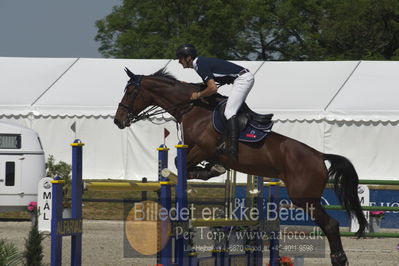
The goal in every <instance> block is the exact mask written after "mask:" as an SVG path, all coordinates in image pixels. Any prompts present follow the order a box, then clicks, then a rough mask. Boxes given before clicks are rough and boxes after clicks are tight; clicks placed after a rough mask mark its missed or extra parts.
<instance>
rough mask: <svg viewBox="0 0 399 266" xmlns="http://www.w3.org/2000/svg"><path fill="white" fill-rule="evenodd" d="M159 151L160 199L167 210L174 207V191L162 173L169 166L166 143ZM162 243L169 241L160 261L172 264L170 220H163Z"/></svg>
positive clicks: (161, 253)
mask: <svg viewBox="0 0 399 266" xmlns="http://www.w3.org/2000/svg"><path fill="white" fill-rule="evenodd" d="M157 151H158V180H159V182H160V184H161V189H160V200H161V202H160V203H161V206H162V207H163V208H165V209H167V210H170V209H171V207H172V201H171V200H172V199H171V198H172V193H171V186H170V184H169V182H168V178H166V177H164V176H163V175H162V174H161V171H162V170H163V169H165V168H168V151H169V148H167V147H166V146H165V145H161V146H159V148H157ZM160 235H161V243H164V241H167V243H166V245H165V247H164V248H163V249H162V250H160V252H159V253H158V258H157V260H158V263H160V264H161V265H165V266H169V265H172V239H171V237H170V235H169V234H168V221H167V220H166V221H161V232H160Z"/></svg>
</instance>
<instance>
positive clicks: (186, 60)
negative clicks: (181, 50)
mask: <svg viewBox="0 0 399 266" xmlns="http://www.w3.org/2000/svg"><path fill="white" fill-rule="evenodd" d="M179 63H180V64H181V65H182V66H183V68H192V67H193V60H191V56H186V57H180V58H179Z"/></svg>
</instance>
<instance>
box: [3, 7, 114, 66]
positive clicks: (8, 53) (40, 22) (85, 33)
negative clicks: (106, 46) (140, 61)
mask: <svg viewBox="0 0 399 266" xmlns="http://www.w3.org/2000/svg"><path fill="white" fill-rule="evenodd" d="M121 2H122V0H0V57H84V58H98V57H103V56H102V55H101V54H100V53H99V52H98V48H99V47H100V43H98V42H96V41H95V40H94V38H95V36H96V34H97V28H96V26H95V22H96V21H97V20H100V19H102V18H104V17H105V16H106V15H108V14H110V13H111V12H112V8H113V7H114V6H118V5H120V4H121Z"/></svg>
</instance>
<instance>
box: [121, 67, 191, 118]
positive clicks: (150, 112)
mask: <svg viewBox="0 0 399 266" xmlns="http://www.w3.org/2000/svg"><path fill="white" fill-rule="evenodd" d="M137 77H138V78H137V79H136V80H133V79H130V80H129V82H128V83H127V85H126V88H125V93H126V90H127V87H129V86H130V85H132V84H133V85H134V86H135V88H133V92H132V96H131V98H132V100H131V102H130V103H129V104H128V105H126V104H124V103H122V102H120V103H119V104H118V108H122V109H124V110H125V111H126V112H127V119H128V125H130V124H133V123H135V122H138V121H141V120H144V119H149V118H151V117H153V116H156V115H160V114H164V113H173V112H175V111H176V110H177V109H179V108H181V107H182V106H185V105H188V106H187V109H188V110H190V109H191V107H192V106H193V105H194V104H193V102H192V101H191V100H185V101H183V102H181V103H178V104H176V105H174V106H172V108H167V109H168V110H165V109H162V108H161V107H159V106H155V105H152V106H148V107H147V108H145V109H144V110H143V111H141V112H140V113H139V114H137V115H135V114H133V113H132V112H131V110H132V107H133V105H134V102H135V100H136V98H137V95H139V91H140V88H141V80H142V78H143V76H142V75H139V76H137ZM141 96H142V95H141ZM142 97H143V96H142ZM188 110H187V111H188Z"/></svg>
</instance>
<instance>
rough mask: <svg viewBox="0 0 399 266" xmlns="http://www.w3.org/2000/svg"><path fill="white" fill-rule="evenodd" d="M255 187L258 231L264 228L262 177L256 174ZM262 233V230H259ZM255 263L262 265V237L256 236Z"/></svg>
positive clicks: (258, 265)
mask: <svg viewBox="0 0 399 266" xmlns="http://www.w3.org/2000/svg"><path fill="white" fill-rule="evenodd" d="M255 178H256V188H257V190H258V191H259V194H258V196H257V198H256V204H255V208H257V209H258V212H259V224H260V231H261V230H265V226H264V223H265V212H264V211H263V188H264V186H263V177H262V176H256V177H255ZM261 233H263V232H261ZM255 243H256V245H255V252H254V256H255V258H254V259H255V265H256V266H262V265H263V240H262V237H260V236H258V237H257V238H256V241H255Z"/></svg>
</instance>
